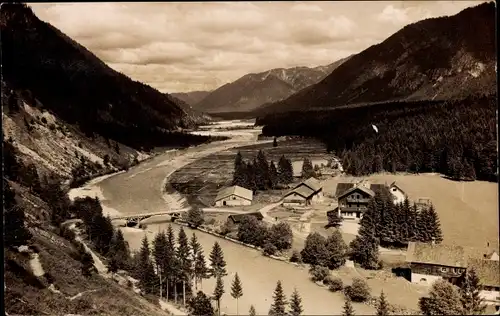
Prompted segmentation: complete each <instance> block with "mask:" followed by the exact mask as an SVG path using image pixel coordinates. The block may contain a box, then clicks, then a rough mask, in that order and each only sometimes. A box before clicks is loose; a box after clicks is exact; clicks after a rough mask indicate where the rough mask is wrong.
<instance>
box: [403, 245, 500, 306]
mask: <svg viewBox="0 0 500 316" xmlns="http://www.w3.org/2000/svg"><path fill="white" fill-rule="evenodd" d="M497 257H498V255H497V254H496V252H494V253H493V254H491V253H489V254H485V251H481V249H477V248H470V247H463V246H454V245H443V244H439V245H436V244H427V243H421V242H410V243H409V244H408V250H407V253H406V262H407V263H408V264H409V265H410V269H411V282H412V283H418V284H424V285H431V284H432V283H434V282H435V281H436V280H439V279H445V280H447V281H449V282H451V283H453V284H457V282H458V280H459V278H460V277H461V276H462V274H463V273H464V272H466V270H467V269H469V268H471V267H474V268H475V270H476V272H477V275H478V277H479V280H480V282H481V284H482V285H483V288H482V290H481V292H480V295H481V296H482V297H483V298H484V299H485V303H486V304H489V305H494V306H500V261H498V260H495V259H496V258H497Z"/></svg>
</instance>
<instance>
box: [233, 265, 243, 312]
mask: <svg viewBox="0 0 500 316" xmlns="http://www.w3.org/2000/svg"><path fill="white" fill-rule="evenodd" d="M231 296H232V297H233V298H234V299H236V315H238V299H239V298H240V297H242V296H243V286H242V284H241V280H240V277H239V276H238V273H236V274H235V275H234V279H233V283H232V284H231Z"/></svg>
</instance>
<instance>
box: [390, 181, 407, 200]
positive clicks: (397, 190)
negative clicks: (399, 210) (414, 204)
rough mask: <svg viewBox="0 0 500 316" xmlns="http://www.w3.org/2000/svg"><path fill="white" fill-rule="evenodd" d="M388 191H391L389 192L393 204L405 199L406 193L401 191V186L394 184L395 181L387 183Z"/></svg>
mask: <svg viewBox="0 0 500 316" xmlns="http://www.w3.org/2000/svg"><path fill="white" fill-rule="evenodd" d="M389 192H391V194H392V195H393V196H394V204H399V203H403V202H404V200H405V199H406V193H405V192H404V191H403V189H401V187H399V186H398V185H396V181H394V182H393V183H391V185H389Z"/></svg>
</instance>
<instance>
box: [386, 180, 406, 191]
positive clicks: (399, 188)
mask: <svg viewBox="0 0 500 316" xmlns="http://www.w3.org/2000/svg"><path fill="white" fill-rule="evenodd" d="M389 187H390V188H391V187H395V188H397V189H398V190H399V191H401V192H403V193H405V191H404V190H403V189H401V187H400V186H399V185H397V184H396V181H394V182H393V183H391V185H390V186H389Z"/></svg>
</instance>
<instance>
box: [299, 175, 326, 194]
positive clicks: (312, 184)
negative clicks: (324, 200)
mask: <svg viewBox="0 0 500 316" xmlns="http://www.w3.org/2000/svg"><path fill="white" fill-rule="evenodd" d="M304 185H305V186H307V187H308V188H311V190H313V191H314V192H317V191H319V190H321V182H319V181H318V180H317V179H316V178H314V177H310V178H309V179H307V180H305V181H302V182H301V183H300V184H298V185H297V186H295V188H298V187H300V186H304Z"/></svg>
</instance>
